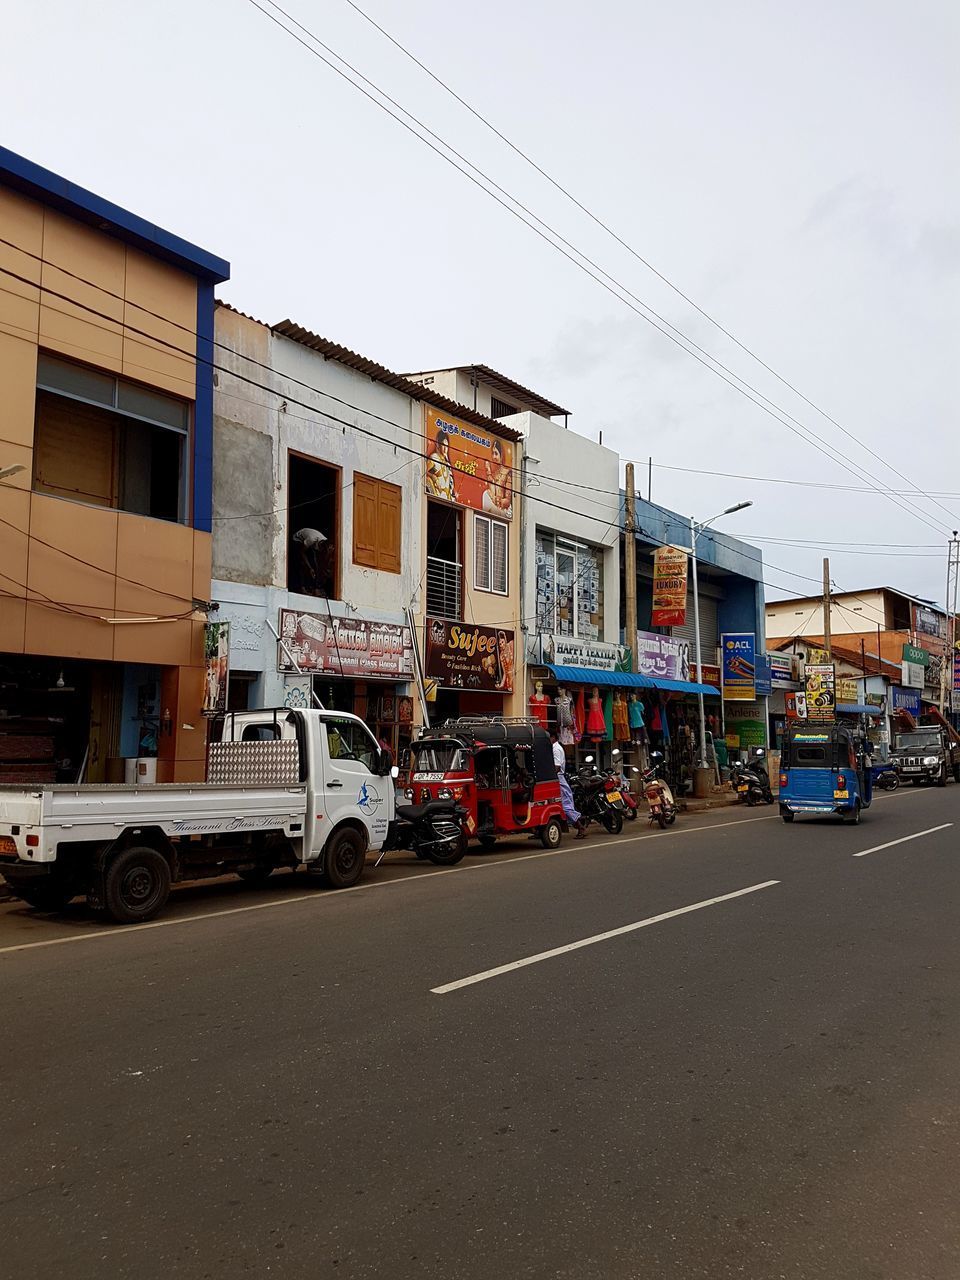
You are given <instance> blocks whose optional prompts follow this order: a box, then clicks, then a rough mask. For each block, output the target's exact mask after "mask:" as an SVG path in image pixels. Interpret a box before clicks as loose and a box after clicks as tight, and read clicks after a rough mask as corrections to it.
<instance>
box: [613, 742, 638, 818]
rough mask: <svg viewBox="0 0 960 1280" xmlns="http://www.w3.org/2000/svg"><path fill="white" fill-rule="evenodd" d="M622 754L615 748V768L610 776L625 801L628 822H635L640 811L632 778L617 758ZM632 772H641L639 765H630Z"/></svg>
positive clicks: (625, 815)
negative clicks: (631, 785)
mask: <svg viewBox="0 0 960 1280" xmlns="http://www.w3.org/2000/svg"><path fill="white" fill-rule="evenodd" d="M619 755H620V751H619V748H617V747H615V748H614V750H613V757H614V758H613V768H612V769H611V770H610V778H611V780H612V782H613V783H614V786H615V787H616V789H617V790H618V791H619V792H620V799H621V800H622V801H623V816H624V818H625V819H626V820H627V822H635V821H636V818H637V813H638V811H639V808H640V806H639V804H638V803H637V797H636V796H635V795H634V794H633V792H632V791H631V790H630V780H629V778H628V777H627V775H626V773H625V772H624V768H623V764H622V763H621V762H620V761H619V760H618V759H617V757H618V756H619ZM630 772H631V773H637V774H638V773H639V772H640V770H639V769H638V768H637V766H636V765H635V764H634V765H631V766H630Z"/></svg>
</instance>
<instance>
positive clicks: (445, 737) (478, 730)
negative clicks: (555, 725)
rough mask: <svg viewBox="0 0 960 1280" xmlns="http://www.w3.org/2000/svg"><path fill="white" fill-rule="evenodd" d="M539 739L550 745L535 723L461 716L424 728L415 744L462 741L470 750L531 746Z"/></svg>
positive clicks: (519, 719) (542, 731)
mask: <svg viewBox="0 0 960 1280" xmlns="http://www.w3.org/2000/svg"><path fill="white" fill-rule="evenodd" d="M538 740H542V741H545V742H549V737H548V734H547V731H546V729H544V728H543V726H542V725H541V724H540V723H539V722H538V721H534V720H528V719H525V718H521V717H517V718H516V719H512V720H511V719H506V718H504V719H489V718H485V719H479V718H472V717H466V716H461V717H460V718H459V719H457V720H447V721H445V722H444V723H443V724H442V725H438V726H435V727H434V728H430V729H427V728H423V729H421V731H420V737H419V738H417V740H416V742H415V743H414V744H412V745H414V746H419V745H420V744H421V743H424V742H450V741H456V742H459V743H460V744H461V745H462V746H464V747H467V748H468V749H475V748H480V747H514V748H517V747H527V748H530V747H532V746H533V745H534V744H535V743H536V742H537V741H538Z"/></svg>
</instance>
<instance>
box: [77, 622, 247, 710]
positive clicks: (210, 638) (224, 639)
mask: <svg viewBox="0 0 960 1280" xmlns="http://www.w3.org/2000/svg"><path fill="white" fill-rule="evenodd" d="M203 662H204V668H205V671H204V681H203V707H202V709H201V711H202V714H203V715H205V716H222V715H223V713H224V712H225V711H226V709H227V682H228V680H229V678H230V623H229V622H207V623H205V624H204V628H203ZM62 683H63V681H61V684H62Z"/></svg>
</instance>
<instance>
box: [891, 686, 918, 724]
mask: <svg viewBox="0 0 960 1280" xmlns="http://www.w3.org/2000/svg"><path fill="white" fill-rule="evenodd" d="M890 693H891V694H892V697H893V709H894V711H909V712H910V714H911V715H912V716H918V715H919V714H920V694H919V692H918V691H917V690H916V689H901V688H900V686H899V685H896V684H895V685H894V686H893V688H892V689H891V690H890Z"/></svg>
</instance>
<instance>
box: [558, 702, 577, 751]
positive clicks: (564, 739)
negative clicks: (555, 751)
mask: <svg viewBox="0 0 960 1280" xmlns="http://www.w3.org/2000/svg"><path fill="white" fill-rule="evenodd" d="M554 702H555V703H556V707H557V737H558V738H559V739H560V742H561V743H562V745H563V746H565V747H572V746H573V744H574V736H573V699H572V698H571V697H570V695H569V693H567V691H566V689H559V690H558V691H557V696H556V697H555V698H554Z"/></svg>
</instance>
